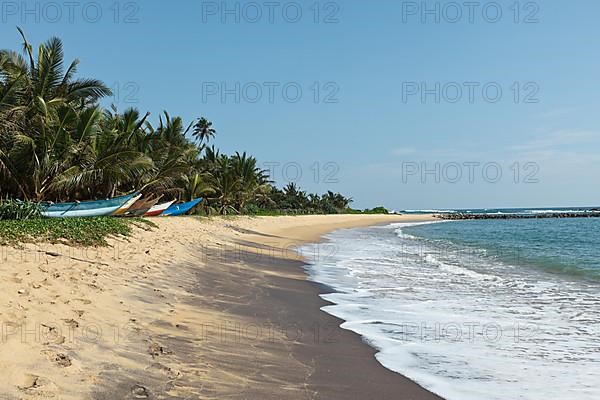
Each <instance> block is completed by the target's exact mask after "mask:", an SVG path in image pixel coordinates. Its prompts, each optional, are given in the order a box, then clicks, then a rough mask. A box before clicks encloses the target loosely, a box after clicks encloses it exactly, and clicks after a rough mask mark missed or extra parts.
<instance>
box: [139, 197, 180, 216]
mask: <svg viewBox="0 0 600 400" xmlns="http://www.w3.org/2000/svg"><path fill="white" fill-rule="evenodd" d="M173 203H175V200H173V201H169V202H168V203H162V204H157V205H155V206H153V207H152V208H150V210H148V212H147V213H146V214H144V217H156V216H159V215H160V214H162V213H164V212H165V211H166V210H167V209H168V208H169V207H171V205H172V204H173Z"/></svg>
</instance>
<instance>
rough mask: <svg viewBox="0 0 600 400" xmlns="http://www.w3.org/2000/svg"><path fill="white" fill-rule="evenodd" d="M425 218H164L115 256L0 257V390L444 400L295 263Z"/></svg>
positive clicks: (114, 245) (98, 252)
mask: <svg viewBox="0 0 600 400" xmlns="http://www.w3.org/2000/svg"><path fill="white" fill-rule="evenodd" d="M429 218H430V216H417V217H414V216H352V215H336V216H305V217H251V218H250V217H235V218H211V219H201V220H198V219H196V218H180V219H175V218H165V219H155V220H153V221H155V222H156V223H157V224H158V225H159V228H158V229H154V230H153V231H142V230H139V231H136V234H135V235H134V236H133V237H132V238H129V239H111V240H110V241H109V242H110V245H111V247H109V248H107V249H104V248H100V249H78V248H69V247H67V246H63V245H25V246H24V248H23V249H21V250H18V251H17V250H14V249H10V248H6V247H2V248H1V250H2V252H1V254H2V257H1V258H0V260H1V261H2V262H1V263H0V277H2V278H3V280H4V282H5V283H4V285H3V286H4V287H3V289H4V290H3V291H2V292H3V293H2V294H0V318H1V319H2V322H3V326H8V327H10V329H9V330H6V329H5V331H3V338H2V339H3V341H2V343H3V345H4V346H10V347H5V348H11V354H7V352H2V353H0V368H2V369H3V370H4V371H6V373H5V374H3V377H1V378H0V384H1V385H0V387H3V389H2V390H0V394H3V395H6V396H7V398H11V396H14V397H15V398H25V399H28V398H40V397H53V396H54V397H59V398H61V399H81V398H86V399H87V398H93V399H112V398H124V399H126V398H161V397H163V398H164V397H168V398H174V399H189V398H214V399H217V398H218V399H222V398H227V399H253V398H261V399H263V398H266V399H268V398H273V399H275V398H282V397H285V398H290V399H307V398H324V399H338V398H339V399H346V398H374V399H387V398H394V399H396V398H406V399H423V400H429V399H440V398H439V397H438V396H435V395H433V394H431V393H430V392H428V391H426V390H425V389H423V388H421V387H420V386H418V385H417V384H416V383H413V382H412V381H410V380H408V379H407V378H405V377H403V376H402V375H400V374H397V373H395V372H392V371H390V370H388V369H386V368H385V367H383V366H382V365H381V364H379V362H378V361H377V360H376V359H375V357H374V354H375V353H376V351H375V350H374V349H373V348H371V347H370V346H369V345H368V344H366V343H365V342H363V340H362V338H361V337H360V336H359V335H357V334H355V333H353V332H351V331H347V330H344V329H342V328H340V324H341V322H342V321H341V320H339V319H337V318H335V317H333V316H331V315H329V314H327V313H325V312H324V311H322V310H321V308H322V307H323V306H325V305H327V304H329V303H327V302H326V301H324V300H322V299H321V298H320V297H319V295H320V294H322V293H323V292H325V291H326V290H325V289H324V287H323V286H322V285H319V284H317V283H314V282H311V281H309V280H308V279H307V278H308V276H307V274H306V271H305V269H304V266H305V263H304V262H303V261H302V259H300V257H298V256H297V255H295V249H296V248H297V246H299V245H301V244H304V243H315V242H319V241H320V239H321V237H322V235H323V234H325V233H327V232H331V231H333V230H338V229H345V228H354V227H360V226H369V225H376V224H382V223H393V222H411V221H417V220H418V221H422V220H424V219H429ZM40 248H41V249H42V250H44V251H46V252H48V250H51V253H53V254H59V255H60V256H59V257H49V256H47V255H46V256H44V258H37V257H36V258H34V255H38V256H39V253H40V251H41V250H40ZM80 253H82V254H80ZM34 326H36V327H38V326H40V327H41V328H39V329H40V332H37V334H35V335H34V334H33V333H32V331H33V330H34V329H33V328H32V327H34ZM52 328H53V329H52ZM36 329H37V328H36ZM44 330H45V331H44ZM98 333H100V334H98ZM48 335H50V337H49V336H48ZM34 336H35V337H34ZM23 338H25V340H23ZM45 339H46V340H45ZM82 393H83V395H82ZM399 393H402V394H399ZM190 396H191V397H190ZM398 396H402V397H398Z"/></svg>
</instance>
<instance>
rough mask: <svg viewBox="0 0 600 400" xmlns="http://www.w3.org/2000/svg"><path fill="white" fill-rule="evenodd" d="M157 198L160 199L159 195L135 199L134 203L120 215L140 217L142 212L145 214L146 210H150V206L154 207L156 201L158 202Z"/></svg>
mask: <svg viewBox="0 0 600 400" xmlns="http://www.w3.org/2000/svg"><path fill="white" fill-rule="evenodd" d="M159 200H160V197H159V198H155V199H140V200H138V201H136V202H135V204H134V205H132V206H131V207H129V209H128V210H127V211H126V212H125V213H124V214H122V215H121V216H122V217H141V216H143V215H144V214H146V213H147V212H148V211H150V209H151V208H152V207H154V206H155V205H156V203H158V201H159Z"/></svg>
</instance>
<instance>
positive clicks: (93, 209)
mask: <svg viewBox="0 0 600 400" xmlns="http://www.w3.org/2000/svg"><path fill="white" fill-rule="evenodd" d="M138 195H139V193H138V192H135V193H131V194H128V195H126V196H121V197H114V198H112V199H107V200H97V201H82V202H74V203H60V204H44V205H42V215H43V216H44V217H47V218H83V217H102V216H105V215H111V214H113V213H114V212H115V211H117V210H118V209H119V208H121V207H122V206H123V205H125V203H127V202H128V201H130V200H131V199H133V198H134V197H136V196H138Z"/></svg>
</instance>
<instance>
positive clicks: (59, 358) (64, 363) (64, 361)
mask: <svg viewBox="0 0 600 400" xmlns="http://www.w3.org/2000/svg"><path fill="white" fill-rule="evenodd" d="M41 353H42V354H43V355H45V356H46V357H47V358H48V360H49V361H51V362H53V363H55V364H56V365H58V366H59V367H63V368H67V367H70V366H71V365H72V364H73V363H72V362H71V358H70V357H69V356H68V355H66V354H64V353H56V352H54V351H52V350H42V352H41Z"/></svg>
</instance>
